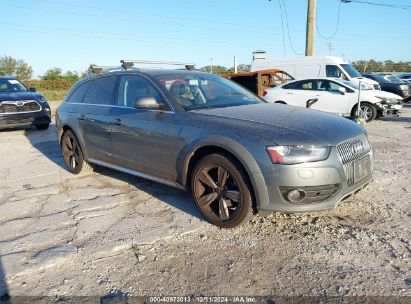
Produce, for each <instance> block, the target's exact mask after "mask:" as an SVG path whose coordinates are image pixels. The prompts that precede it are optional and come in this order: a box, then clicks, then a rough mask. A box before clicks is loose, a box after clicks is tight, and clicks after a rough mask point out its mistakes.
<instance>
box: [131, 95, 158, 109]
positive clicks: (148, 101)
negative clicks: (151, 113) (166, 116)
mask: <svg viewBox="0 0 411 304" xmlns="http://www.w3.org/2000/svg"><path fill="white" fill-rule="evenodd" d="M134 107H135V108H137V109H145V110H163V109H164V108H165V106H164V104H163V103H160V102H158V101H157V99H155V98H154V97H152V96H145V97H139V98H137V99H136V101H135V102H134Z"/></svg>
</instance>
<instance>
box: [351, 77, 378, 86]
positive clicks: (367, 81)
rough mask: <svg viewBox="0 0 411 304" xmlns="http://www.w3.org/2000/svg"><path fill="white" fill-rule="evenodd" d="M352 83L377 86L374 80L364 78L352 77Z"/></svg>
mask: <svg viewBox="0 0 411 304" xmlns="http://www.w3.org/2000/svg"><path fill="white" fill-rule="evenodd" d="M352 81H355V82H357V83H359V82H360V81H361V82H363V83H367V84H371V85H375V84H379V83H378V82H376V81H375V80H372V79H370V78H366V77H354V78H352Z"/></svg>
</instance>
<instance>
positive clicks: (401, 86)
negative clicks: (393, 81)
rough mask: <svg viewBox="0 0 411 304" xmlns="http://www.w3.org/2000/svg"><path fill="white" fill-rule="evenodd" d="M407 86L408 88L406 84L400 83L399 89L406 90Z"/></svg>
mask: <svg viewBox="0 0 411 304" xmlns="http://www.w3.org/2000/svg"><path fill="white" fill-rule="evenodd" d="M408 88H409V86H408V84H401V85H400V89H401V90H402V91H405V90H408Z"/></svg>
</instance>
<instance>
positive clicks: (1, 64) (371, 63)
mask: <svg viewBox="0 0 411 304" xmlns="http://www.w3.org/2000/svg"><path fill="white" fill-rule="evenodd" d="M352 65H353V66H354V67H355V68H356V69H357V70H358V71H359V72H360V73H365V72H367V73H370V72H403V73H405V72H411V61H398V62H395V61H392V60H385V61H377V60H374V59H371V60H358V61H354V62H352ZM250 67H251V66H250V65H249V64H239V65H238V67H237V70H238V72H248V71H250ZM199 70H200V71H204V72H212V73H216V74H223V73H234V67H230V68H227V67H225V66H221V65H213V66H211V65H207V66H204V67H202V68H200V69H199ZM5 75H7V76H15V77H17V78H18V79H22V80H28V79H31V78H32V77H33V68H32V67H31V66H30V65H29V64H28V63H26V62H25V61H24V60H22V59H15V58H13V57H11V56H6V55H5V56H2V57H0V76H5ZM86 75H87V73H78V72H76V71H67V72H65V73H63V70H62V69H61V68H58V67H54V68H51V69H49V70H47V71H46V72H45V73H44V75H41V76H40V79H41V80H69V81H70V82H75V81H77V80H79V79H80V78H82V77H84V76H86Z"/></svg>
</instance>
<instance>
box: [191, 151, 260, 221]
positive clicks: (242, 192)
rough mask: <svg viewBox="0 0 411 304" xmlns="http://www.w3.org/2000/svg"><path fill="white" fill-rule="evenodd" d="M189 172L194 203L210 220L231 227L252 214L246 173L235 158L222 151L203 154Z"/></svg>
mask: <svg viewBox="0 0 411 304" xmlns="http://www.w3.org/2000/svg"><path fill="white" fill-rule="evenodd" d="M191 176H192V178H191V190H192V193H193V197H194V201H195V204H196V206H197V208H198V210H199V211H200V212H201V214H202V215H203V216H204V217H205V218H206V219H207V220H208V221H209V222H210V223H212V224H214V225H216V226H218V227H222V228H232V227H235V226H238V225H240V224H241V223H242V222H244V221H245V220H246V219H247V218H249V217H251V215H252V214H253V209H252V196H251V188H250V186H249V182H248V180H247V178H246V176H247V175H246V173H245V172H244V170H243V169H242V168H241V166H240V165H239V164H238V162H237V161H236V160H234V159H232V158H231V157H229V156H227V155H222V154H211V155H208V156H205V157H204V158H203V159H201V160H200V161H199V162H198V163H197V164H196V165H195V167H194V170H193V173H192V175H191Z"/></svg>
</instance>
